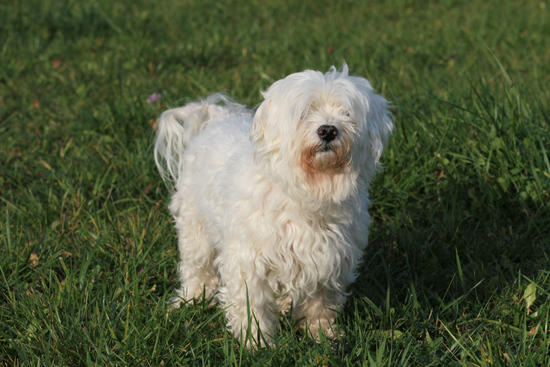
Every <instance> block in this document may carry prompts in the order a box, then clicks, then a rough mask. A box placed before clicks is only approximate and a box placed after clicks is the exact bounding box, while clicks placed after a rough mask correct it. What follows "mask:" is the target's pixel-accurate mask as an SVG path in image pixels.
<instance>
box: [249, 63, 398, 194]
mask: <svg viewBox="0 0 550 367" xmlns="http://www.w3.org/2000/svg"><path fill="white" fill-rule="evenodd" d="M263 96H264V98H265V100H264V102H263V103H262V104H261V105H260V106H259V108H258V111H257V112H256V116H255V117H254V125H253V128H252V134H251V140H252V141H253V142H254V143H255V145H256V152H255V159H256V163H257V164H260V165H262V166H263V167H264V169H265V170H266V173H267V174H268V175H269V176H270V178H271V179H272V181H275V182H279V183H282V184H284V185H285V189H286V190H285V191H287V193H291V192H290V191H302V193H301V195H300V196H304V194H303V192H308V193H309V194H314V196H316V200H317V199H320V198H321V199H322V198H324V197H331V198H332V199H334V200H337V201H339V200H342V199H344V198H345V197H346V196H348V195H350V194H351V192H353V191H356V185H357V183H358V179H360V178H361V179H362V180H365V181H368V180H369V179H371V178H372V177H374V175H375V173H376V168H377V166H379V159H380V156H381V155H382V151H383V149H384V145H385V144H386V142H387V141H388V138H389V136H390V134H391V131H392V129H393V124H392V121H391V114H390V112H389V110H388V102H387V101H386V100H385V99H384V98H383V97H381V96H379V95H376V94H375V93H374V92H373V89H372V86H371V84H370V83H369V82H368V80H366V79H364V78H360V77H353V76H349V75H348V67H347V65H346V64H344V66H343V69H342V71H341V72H339V71H337V70H336V68H335V67H332V68H330V70H329V71H328V73H326V74H322V73H320V72H317V71H312V70H306V71H304V72H301V73H296V74H292V75H289V76H288V77H286V78H285V79H282V80H279V81H277V82H275V83H274V84H273V85H272V86H271V87H269V89H268V90H267V91H266V92H264V93H263Z"/></svg>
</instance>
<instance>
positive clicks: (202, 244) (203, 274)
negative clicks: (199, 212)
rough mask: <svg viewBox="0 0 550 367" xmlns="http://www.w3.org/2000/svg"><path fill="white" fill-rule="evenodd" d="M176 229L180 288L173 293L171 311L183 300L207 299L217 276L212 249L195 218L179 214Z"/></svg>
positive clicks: (212, 292)
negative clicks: (201, 297) (174, 295)
mask: <svg viewBox="0 0 550 367" xmlns="http://www.w3.org/2000/svg"><path fill="white" fill-rule="evenodd" d="M176 229H177V232H178V247H179V252H180V259H181V260H180V262H179V264H178V274H179V280H180V282H181V288H180V289H177V290H176V292H177V294H178V297H174V298H171V299H170V302H171V303H173V305H172V308H177V307H179V304H180V303H181V302H182V301H190V300H192V299H194V298H199V297H200V296H201V295H202V294H203V292H204V297H205V298H206V299H208V298H210V297H212V296H213V295H214V293H215V292H216V290H217V289H218V275H217V274H216V271H215V270H214V266H213V260H214V255H215V250H214V249H213V248H212V245H211V244H210V243H209V241H208V239H207V236H206V234H205V233H204V228H203V226H202V225H201V223H200V221H199V220H198V218H197V216H195V215H192V214H191V213H182V212H180V213H179V215H178V216H177V217H176Z"/></svg>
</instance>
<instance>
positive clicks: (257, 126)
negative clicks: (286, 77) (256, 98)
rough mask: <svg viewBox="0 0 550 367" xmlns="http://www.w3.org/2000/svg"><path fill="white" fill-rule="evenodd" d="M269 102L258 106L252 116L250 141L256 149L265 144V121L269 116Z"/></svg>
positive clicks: (266, 101)
mask: <svg viewBox="0 0 550 367" xmlns="http://www.w3.org/2000/svg"><path fill="white" fill-rule="evenodd" d="M271 104H272V103H271V101H270V100H265V101H264V102H262V104H260V106H259V107H258V110H257V111H256V114H255V115H254V121H253V123H252V130H251V132H250V140H251V141H252V142H253V143H254V144H256V146H257V147H261V146H262V145H264V144H265V139H266V136H265V134H266V124H267V123H268V122H267V121H266V120H267V119H268V116H269V115H270V112H269V109H270V105H271Z"/></svg>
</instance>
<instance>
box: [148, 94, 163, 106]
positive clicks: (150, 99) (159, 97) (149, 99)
mask: <svg viewBox="0 0 550 367" xmlns="http://www.w3.org/2000/svg"><path fill="white" fill-rule="evenodd" d="M161 98H162V96H161V95H160V94H158V93H153V94H151V95H150V96H149V98H147V103H149V104H151V103H153V102H155V101H156V100H157V99H161Z"/></svg>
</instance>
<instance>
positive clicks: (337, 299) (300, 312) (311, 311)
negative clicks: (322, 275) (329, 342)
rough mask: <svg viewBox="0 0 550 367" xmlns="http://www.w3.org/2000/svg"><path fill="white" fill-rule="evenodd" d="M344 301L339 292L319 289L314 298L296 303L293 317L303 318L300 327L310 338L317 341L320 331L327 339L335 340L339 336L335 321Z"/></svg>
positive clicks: (344, 298)
mask: <svg viewBox="0 0 550 367" xmlns="http://www.w3.org/2000/svg"><path fill="white" fill-rule="evenodd" d="M345 300H346V297H345V296H344V295H343V294H342V293H341V292H338V291H335V290H328V289H321V290H319V291H318V292H317V293H316V294H315V296H313V297H309V298H307V299H305V300H304V301H302V302H300V303H298V304H297V306H296V310H295V312H294V313H293V317H294V318H296V319H302V318H305V320H303V325H302V327H303V328H305V329H306V330H308V332H309V336H310V337H311V338H313V339H315V340H317V341H319V334H320V331H321V330H322V331H323V332H324V333H325V335H326V336H328V337H329V338H335V337H337V336H338V335H339V334H340V332H339V330H338V327H337V326H336V324H335V319H336V316H337V314H338V312H339V311H340V310H341V308H342V305H343V304H344V301H345Z"/></svg>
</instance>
